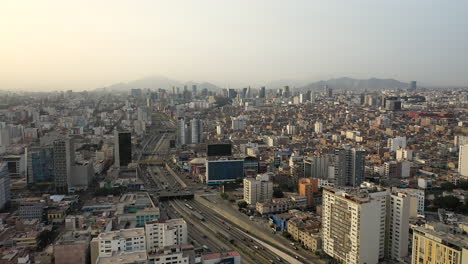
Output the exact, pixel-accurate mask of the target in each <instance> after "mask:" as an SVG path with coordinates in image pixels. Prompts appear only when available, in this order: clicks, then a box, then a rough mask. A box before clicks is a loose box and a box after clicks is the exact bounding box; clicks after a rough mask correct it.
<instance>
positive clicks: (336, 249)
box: [322, 189, 387, 264]
mask: <svg viewBox="0 0 468 264" xmlns="http://www.w3.org/2000/svg"><path fill="white" fill-rule="evenodd" d="M386 203H387V192H376V193H373V194H372V196H371V195H369V196H367V197H359V196H352V195H350V194H348V193H345V192H344V191H341V190H336V189H324V191H323V203H322V234H323V250H324V251H325V253H327V254H328V255H329V256H331V257H333V258H335V259H336V260H338V261H339V262H341V263H344V264H364V263H366V264H377V263H378V262H379V259H381V258H383V256H384V253H385V252H384V244H385V218H386V217H385V213H386Z"/></svg>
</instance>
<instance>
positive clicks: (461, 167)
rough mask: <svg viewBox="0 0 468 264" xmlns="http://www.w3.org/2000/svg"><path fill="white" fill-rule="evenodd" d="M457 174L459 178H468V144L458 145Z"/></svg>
mask: <svg viewBox="0 0 468 264" xmlns="http://www.w3.org/2000/svg"><path fill="white" fill-rule="evenodd" d="M458 173H459V174H460V175H461V176H464V177H468V144H466V145H460V152H459V154H458Z"/></svg>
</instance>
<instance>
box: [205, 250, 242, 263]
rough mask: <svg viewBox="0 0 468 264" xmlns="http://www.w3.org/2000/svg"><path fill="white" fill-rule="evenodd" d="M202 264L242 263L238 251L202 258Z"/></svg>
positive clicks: (208, 255)
mask: <svg viewBox="0 0 468 264" xmlns="http://www.w3.org/2000/svg"><path fill="white" fill-rule="evenodd" d="M197 263H202V264H219V263H230V264H240V263H242V258H241V255H240V254H239V253H238V252H237V251H228V252H223V253H209V254H205V255H202V256H201V259H200V262H197Z"/></svg>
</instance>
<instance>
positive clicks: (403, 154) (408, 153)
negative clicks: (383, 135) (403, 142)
mask: <svg viewBox="0 0 468 264" xmlns="http://www.w3.org/2000/svg"><path fill="white" fill-rule="evenodd" d="M396 160H397V161H402V160H413V151H412V150H411V149H404V148H398V149H397V151H396Z"/></svg>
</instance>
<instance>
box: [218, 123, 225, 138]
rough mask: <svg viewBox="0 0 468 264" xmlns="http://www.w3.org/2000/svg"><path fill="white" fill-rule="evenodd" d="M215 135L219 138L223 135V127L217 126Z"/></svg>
mask: <svg viewBox="0 0 468 264" xmlns="http://www.w3.org/2000/svg"><path fill="white" fill-rule="evenodd" d="M216 134H217V135H218V136H221V135H222V134H224V129H223V126H221V125H217V126H216Z"/></svg>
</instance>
